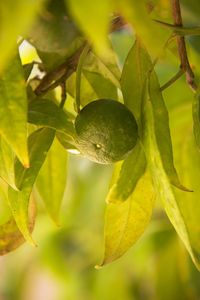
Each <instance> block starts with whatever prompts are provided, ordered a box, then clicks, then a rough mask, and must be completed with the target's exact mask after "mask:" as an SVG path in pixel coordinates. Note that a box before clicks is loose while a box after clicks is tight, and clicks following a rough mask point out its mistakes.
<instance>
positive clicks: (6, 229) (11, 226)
mask: <svg viewBox="0 0 200 300" xmlns="http://www.w3.org/2000/svg"><path fill="white" fill-rule="evenodd" d="M28 210H29V212H28V213H29V216H28V226H29V231H30V232H32V231H33V228H34V224H35V214H36V210H35V204H34V202H33V201H30V204H29V209H28ZM23 243H25V239H24V237H23V235H22V234H21V232H20V231H19V228H18V227H17V225H16V222H15V220H14V218H12V217H11V218H10V219H9V220H8V221H7V222H5V223H4V224H2V225H0V255H5V254H7V253H9V252H11V251H13V250H15V249H17V248H18V247H19V246H21V245H22V244H23Z"/></svg>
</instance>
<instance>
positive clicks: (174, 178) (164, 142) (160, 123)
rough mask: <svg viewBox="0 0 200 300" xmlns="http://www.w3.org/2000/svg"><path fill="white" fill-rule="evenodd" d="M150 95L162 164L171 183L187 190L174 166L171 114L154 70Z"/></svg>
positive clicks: (150, 83) (150, 81)
mask: <svg viewBox="0 0 200 300" xmlns="http://www.w3.org/2000/svg"><path fill="white" fill-rule="evenodd" d="M149 96H150V101H151V104H152V111H153V118H154V130H155V136H156V142H157V145H158V149H159V152H160V156H161V159H162V165H163V167H164V169H165V172H166V174H167V176H168V177H169V180H170V182H171V184H173V185H174V186H176V187H177V188H180V189H182V190H185V191H187V189H186V188H185V187H184V186H182V184H181V183H180V180H179V178H178V174H177V171H176V169H175V167H174V161H173V151H172V142H171V135H170V129H169V116H168V111H167V108H166V105H165V102H164V99H163V97H162V93H161V91H160V85H159V82H158V79H157V76H156V73H155V72H152V73H151V75H150V80H149Z"/></svg>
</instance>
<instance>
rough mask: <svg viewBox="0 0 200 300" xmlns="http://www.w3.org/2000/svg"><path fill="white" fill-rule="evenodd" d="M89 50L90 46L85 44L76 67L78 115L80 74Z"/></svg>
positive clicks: (77, 106) (78, 107)
mask: <svg viewBox="0 0 200 300" xmlns="http://www.w3.org/2000/svg"><path fill="white" fill-rule="evenodd" d="M89 50H90V46H89V44H86V46H85V47H84V49H83V51H82V53H81V55H80V58H79V62H78V66H77V69H76V97H75V99H76V110H77V112H78V113H79V112H80V103H81V101H80V97H81V74H82V69H83V64H84V61H85V58H86V56H87V54H88V52H89Z"/></svg>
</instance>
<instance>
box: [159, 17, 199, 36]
mask: <svg viewBox="0 0 200 300" xmlns="http://www.w3.org/2000/svg"><path fill="white" fill-rule="evenodd" d="M155 21H156V22H157V23H158V24H160V25H162V26H164V27H166V28H169V29H171V30H173V32H174V33H175V34H177V35H181V36H184V35H200V27H191V28H189V27H180V26H175V25H172V24H168V23H165V22H161V21H159V20H155Z"/></svg>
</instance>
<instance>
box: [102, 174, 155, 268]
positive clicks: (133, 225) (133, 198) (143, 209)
mask: <svg viewBox="0 0 200 300" xmlns="http://www.w3.org/2000/svg"><path fill="white" fill-rule="evenodd" d="M152 207H153V190H152V184H151V179H150V177H149V175H148V174H145V175H143V176H142V177H141V178H140V180H139V181H138V183H137V185H136V187H135V190H134V191H133V193H132V194H131V195H130V196H129V198H128V199H127V200H126V201H124V202H115V203H108V204H107V208H106V219H105V253H104V258H103V262H102V263H101V266H103V265H106V264H108V263H111V262H113V261H115V260H116V259H118V258H120V257H121V256H122V255H123V254H124V253H125V252H126V251H127V250H128V249H129V248H130V247H131V246H132V245H133V244H134V243H135V242H136V241H137V240H138V239H139V238H140V236H141V235H142V234H143V232H144V231H145V229H146V227H147V225H148V223H149V221H150V218H151V213H152Z"/></svg>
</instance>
